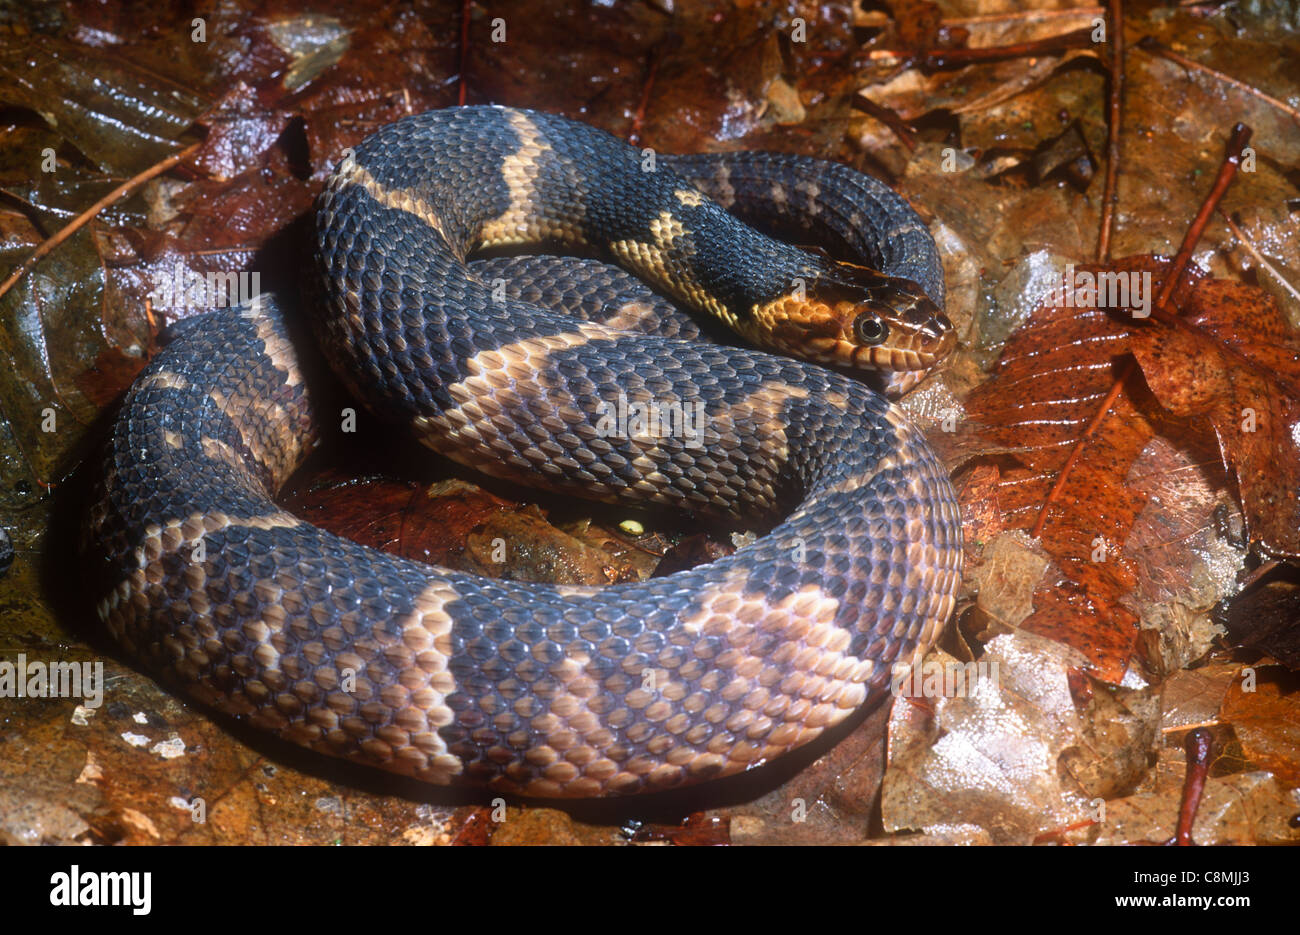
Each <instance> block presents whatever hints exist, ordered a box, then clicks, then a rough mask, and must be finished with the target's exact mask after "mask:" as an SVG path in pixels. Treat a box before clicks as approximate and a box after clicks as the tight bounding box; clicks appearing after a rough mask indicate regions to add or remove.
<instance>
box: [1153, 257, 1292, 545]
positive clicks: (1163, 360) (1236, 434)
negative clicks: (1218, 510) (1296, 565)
mask: <svg viewBox="0 0 1300 935" xmlns="http://www.w3.org/2000/svg"><path fill="white" fill-rule="evenodd" d="M1133 353H1134V354H1135V355H1136V357H1137V359H1138V361H1139V362H1140V363H1141V365H1142V372H1143V374H1144V375H1145V376H1146V379H1147V383H1148V384H1149V385H1150V386H1151V388H1152V390H1153V391H1154V392H1155V394H1156V396H1157V397H1158V398H1159V399H1160V402H1161V403H1162V404H1163V405H1164V406H1165V407H1167V408H1168V409H1170V410H1171V411H1173V412H1175V413H1177V414H1178V415H1181V416H1189V417H1190V416H1205V417H1207V418H1209V420H1210V421H1211V422H1213V424H1214V432H1215V435H1216V436H1217V438H1218V440H1219V448H1220V450H1221V452H1222V457H1223V460H1224V462H1225V463H1226V464H1227V465H1229V466H1230V468H1231V469H1232V472H1233V474H1234V475H1235V477H1236V479H1237V487H1238V490H1239V491H1240V495H1241V501H1242V507H1243V510H1244V513H1245V517H1246V530H1247V532H1248V534H1249V536H1250V539H1251V541H1252V542H1253V543H1255V544H1257V545H1258V546H1259V547H1260V548H1261V549H1262V550H1263V551H1264V552H1266V553H1270V554H1273V555H1287V556H1300V441H1297V439H1298V438H1300V335H1298V334H1297V333H1296V330H1295V329H1294V328H1293V327H1291V325H1290V324H1289V323H1288V322H1287V321H1286V319H1285V318H1284V317H1283V316H1282V313H1281V311H1280V310H1279V309H1278V307H1277V303H1276V301H1274V299H1273V297H1272V296H1270V295H1268V294H1267V293H1265V292H1263V291H1262V290H1260V289H1257V288H1254V287H1252V286H1248V285H1245V284H1243V283H1236V282H1229V281H1224V280H1205V281H1203V282H1200V283H1198V284H1197V285H1196V286H1195V287H1194V288H1193V290H1192V293H1191V296H1190V297H1189V299H1188V301H1187V303H1186V306H1185V311H1184V313H1183V314H1182V315H1181V316H1180V317H1179V318H1178V321H1177V324H1176V326H1175V327H1156V328H1151V329H1147V330H1146V331H1144V332H1142V333H1140V334H1138V335H1137V336H1136V337H1135V339H1134V342H1133Z"/></svg>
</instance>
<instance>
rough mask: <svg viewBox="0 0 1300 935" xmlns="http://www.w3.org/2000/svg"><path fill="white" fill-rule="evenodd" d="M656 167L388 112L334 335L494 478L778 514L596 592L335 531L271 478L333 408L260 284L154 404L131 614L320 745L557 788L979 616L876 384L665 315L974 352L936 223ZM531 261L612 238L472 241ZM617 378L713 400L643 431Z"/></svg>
mask: <svg viewBox="0 0 1300 935" xmlns="http://www.w3.org/2000/svg"><path fill="white" fill-rule="evenodd" d="M653 156H654V154H649V157H653ZM647 159H648V155H647V154H646V153H645V152H642V151H639V150H635V149H632V148H630V147H628V146H626V145H625V144H623V143H621V142H619V141H618V140H616V139H615V138H613V137H611V136H609V135H607V134H605V133H603V132H601V131H598V130H595V129H593V128H590V127H587V126H585V125H582V124H577V123H573V122H571V121H568V120H564V119H562V118H558V117H554V116H549V115H545V114H539V113H532V112H527V111H520V110H512V109H507V108H494V107H483V108H478V107H471V108H453V109H450V110H445V111H435V112H431V113H428V114H423V115H420V116H417V117H412V118H408V119H406V120H403V121H401V122H399V123H397V124H394V125H392V126H390V127H387V128H385V129H383V130H381V131H380V132H378V133H377V134H375V135H374V136H373V137H371V138H370V139H369V140H367V141H366V142H365V143H363V144H362V145H361V146H359V147H358V148H357V149H356V151H355V152H354V153H351V154H349V155H348V156H347V157H346V158H345V159H344V160H343V162H342V163H341V164H340V165H339V167H338V169H337V170H336V172H335V173H334V175H333V176H332V177H331V179H330V181H329V182H328V184H327V186H326V188H325V191H324V193H323V194H322V195H321V198H320V200H319V203H318V206H317V238H318V242H319V243H318V246H319V257H320V268H319V274H318V277H319V282H318V286H319V287H320V288H319V291H320V292H322V293H323V299H322V301H321V302H320V303H319V305H317V306H315V307H314V308H313V311H312V320H313V327H314V331H315V334H316V336H317V338H318V341H319V344H320V346H321V348H322V349H323V350H324V352H325V356H326V358H327V359H328V360H329V361H330V363H331V366H332V368H333V369H334V370H335V372H336V373H337V375H338V377H339V378H340V379H341V380H342V381H343V383H344V384H345V385H346V386H347V388H348V389H349V390H350V391H351V392H352V393H353V394H355V395H356V396H357V397H358V398H359V399H361V400H363V401H364V402H365V403H366V405H367V406H368V407H369V408H370V409H371V410H372V411H374V412H375V413H378V414H382V417H383V418H385V419H388V420H391V421H393V422H395V423H398V424H400V425H402V426H405V427H407V428H409V429H410V430H411V431H413V432H414V433H415V434H416V435H417V436H418V437H419V438H420V440H421V441H423V442H424V443H425V444H427V445H429V446H430V447H432V448H433V449H435V450H437V451H439V452H441V453H443V454H445V455H447V456H449V457H451V458H453V459H455V460H457V461H459V462H461V463H463V464H465V465H468V466H470V467H473V468H475V469H477V470H479V471H482V472H483V473H486V474H490V475H494V476H498V477H505V478H508V479H510V480H513V481H517V482H522V483H525V484H529V485H532V486H536V487H541V488H545V489H548V490H552V491H559V492H563V493H574V494H580V495H582V496H586V497H590V498H596V499H603V500H609V501H622V502H635V503H641V504H645V503H652V504H662V505H667V506H674V507H680V508H685V509H689V510H692V511H695V512H698V513H700V514H703V515H709V516H717V517H726V518H730V519H733V520H735V519H744V520H747V521H756V520H757V521H770V522H775V523H776V526H775V528H773V529H772V531H771V532H770V533H768V534H767V535H765V536H762V537H760V538H758V539H757V540H756V541H754V542H753V543H752V544H749V545H746V546H743V547H741V548H739V549H738V550H737V551H736V552H735V554H733V555H730V556H728V557H726V558H724V559H722V560H720V561H717V562H714V563H712V564H709V565H704V566H700V567H697V568H693V569H690V570H688V571H683V572H679V573H677V574H674V575H670V576H667V577H664V578H657V579H651V580H648V581H644V582H640V583H636V584H629V585H619V586H614V587H609V588H603V589H601V588H587V587H564V586H550V585H540V584H526V583H519V582H511V581H498V580H490V579H484V578H479V577H475V576H472V575H468V574H462V573H458V572H454V571H449V570H447V569H441V568H436V567H433V566H428V565H422V564H420V563H417V562H413V561H409V560H406V559H402V558H398V557H395V556H392V555H387V554H384V553H380V552H376V551H374V550H371V549H368V548H365V547H363V546H360V545H357V544H355V543H352V542H349V541H347V540H345V539H342V538H339V537H337V536H334V535H332V534H330V533H327V532H324V531H322V530H320V529H317V528H316V527H314V526H312V525H310V524H309V523H307V522H305V521H303V520H300V519H298V518H296V517H294V516H292V515H291V514H289V513H287V512H285V511H284V510H282V509H280V508H279V507H277V506H276V505H275V504H274V502H273V501H272V499H271V498H272V496H273V495H274V494H275V493H276V492H277V491H278V489H279V487H280V486H281V484H283V482H284V480H285V479H286V478H287V477H288V476H289V474H290V473H291V472H292V471H293V470H295V469H296V467H297V466H298V465H299V464H300V463H301V462H302V460H303V459H304V457H305V456H306V455H307V454H308V453H309V452H310V450H311V449H312V448H313V447H314V446H315V445H316V443H317V442H318V440H319V439H320V438H321V435H322V432H323V431H324V430H325V429H324V428H323V427H324V426H327V425H331V424H333V423H335V422H336V419H335V418H334V414H331V413H322V412H320V411H318V410H319V406H320V403H319V402H318V401H317V400H316V397H314V396H313V393H312V391H311V388H310V386H309V384H308V381H306V380H305V379H304V377H303V372H302V366H301V364H300V354H301V351H300V350H299V349H298V348H297V347H296V346H295V344H294V342H293V341H292V340H290V337H289V329H288V328H287V326H286V322H285V320H284V317H283V314H282V312H281V309H280V306H279V304H278V303H277V302H276V301H275V299H274V297H273V296H262V297H260V298H259V299H257V300H256V301H254V302H252V303H250V304H249V305H247V306H244V307H240V308H236V309H226V310H220V311H217V312H213V313H210V314H208V315H206V316H203V317H202V318H200V319H197V320H196V322H195V324H194V325H193V326H192V327H189V328H187V329H186V331H185V333H184V335H183V337H182V338H181V339H179V340H177V341H176V342H175V343H174V344H173V345H171V346H170V347H168V348H167V349H166V350H165V351H163V352H162V353H161V354H159V355H158V356H157V357H156V358H155V359H154V360H153V361H152V362H151V364H150V365H149V366H148V368H146V370H145V371H144V372H143V373H142V374H141V376H140V377H139V379H138V380H137V382H136V384H135V385H134V386H133V387H132V389H131V391H130V392H129V394H128V396H127V399H126V401H125V403H124V405H123V410H122V413H121V415H120V416H119V418H118V420H117V422H116V424H115V426H114V428H113V431H112V436H111V439H110V442H109V445H108V451H107V455H106V459H105V465H104V468H103V471H102V475H101V477H102V480H101V487H100V490H99V491H98V494H97V497H96V501H95V505H94V507H93V509H92V511H91V515H90V520H89V524H88V536H87V543H86V553H87V556H88V560H89V561H90V562H91V564H92V566H93V570H94V571H95V573H96V575H97V577H98V578H99V579H101V580H102V581H103V582H104V584H103V588H102V591H101V594H102V595H103V596H102V598H101V600H100V601H99V607H98V609H99V613H100V616H101V618H102V619H103V620H104V622H105V623H106V625H107V627H108V629H109V631H110V632H111V633H112V635H113V636H114V637H115V638H116V639H117V640H118V641H120V642H121V643H122V644H123V645H124V646H125V647H126V649H127V650H128V651H129V652H130V653H131V654H133V655H135V656H136V657H138V658H139V659H140V660H141V661H142V662H143V663H144V664H145V665H147V666H148V667H150V668H151V669H152V670H154V671H156V672H158V673H160V674H161V675H163V676H164V677H166V678H167V679H168V680H169V681H170V682H171V683H173V684H179V685H180V686H182V687H183V688H184V689H185V690H186V691H187V692H188V693H189V694H191V695H192V696H193V697H195V698H197V699H199V700H200V701H203V702H205V703H208V704H211V705H213V706H215V707H216V708H219V709H221V710H223V711H225V712H228V713H231V714H234V715H236V716H239V717H243V718H246V719H247V720H248V721H250V722H251V723H253V724H255V725H257V726H259V727H261V728H265V729H267V730H269V731H273V732H274V733H276V734H278V735H279V736H280V737H282V738H284V739H286V740H288V741H291V742H293V743H298V744H302V745H304V746H307V747H310V748H312V749H314V750H318V751H320V752H323V753H327V754H331V755H334V756H342V757H347V758H350V759H353V760H358V761H361V762H364V763H368V764H371V765H374V766H377V767H380V768H383V769H387V770H391V771H394V772H397V773H402V774H406V775H410V776H415V777H418V778H420V779H423V780H426V781H428V782H431V783H438V784H447V783H465V784H471V785H482V786H489V787H491V788H494V789H498V790H503V791H513V792H518V793H522V794H528V795H538V796H553V797H582V796H600V795H613V794H628V793H636V792H643V791H650V790H657V789H665V788H671V787H675V786H681V785H685V784H688V783H692V782H699V781H701V780H705V779H709V778H713V777H718V776H724V775H729V774H734V773H737V772H740V771H743V770H746V769H749V768H751V767H753V766H755V765H757V764H760V763H762V762H765V761H767V760H770V759H772V758H773V757H776V756H779V755H781V754H782V753H784V752H786V751H789V750H792V749H794V748H796V747H799V746H801V745H803V744H805V743H807V742H808V741H810V740H812V739H813V738H814V737H816V736H818V735H819V734H821V733H822V732H823V731H824V730H825V729H826V728H827V727H829V726H831V725H834V724H836V723H838V722H840V721H842V720H843V719H844V718H845V717H847V716H848V715H849V714H851V713H852V712H853V711H855V710H857V709H859V708H860V707H862V706H863V705H866V704H869V703H871V702H873V701H876V700H878V699H880V698H881V697H882V696H883V695H884V693H885V692H886V691H887V690H888V685H889V682H890V678H891V673H892V669H893V667H894V666H895V665H897V664H901V663H908V662H911V661H912V660H913V659H915V658H917V654H918V653H920V652H921V651H923V650H924V649H925V648H926V647H927V646H928V645H930V643H932V642H933V640H934V639H935V637H936V636H937V634H938V632H939V630H940V629H941V628H942V626H943V625H944V623H945V622H946V620H947V618H948V616H949V614H950V613H951V611H952V608H953V604H954V595H955V592H956V588H957V583H958V579H959V577H960V567H961V527H960V521H959V517H958V510H957V506H956V501H955V497H954V495H953V492H952V489H951V487H950V485H949V481H948V478H947V475H946V472H945V470H944V468H943V465H942V464H941V463H940V462H939V460H938V459H937V457H936V456H935V455H934V453H933V452H932V451H931V450H930V448H929V447H928V446H927V444H926V443H925V440H924V438H923V436H922V435H921V433H920V432H919V431H918V430H917V429H915V428H914V427H913V426H912V425H911V424H910V423H909V422H908V420H907V419H906V418H905V417H904V416H903V415H902V414H901V412H900V411H899V410H898V409H897V408H895V407H894V406H893V405H891V404H890V402H889V401H888V400H887V399H886V398H884V397H882V396H881V395H879V394H877V393H875V392H873V391H872V390H870V389H868V388H867V387H866V386H864V385H863V384H862V383H860V382H858V381H856V380H854V379H851V378H850V377H848V376H844V375H841V374H839V373H836V372H833V371H831V370H827V369H825V368H823V367H820V366H815V365H812V364H809V363H805V362H801V361H798V360H792V359H788V358H785V357H778V356H774V355H772V354H769V353H766V352H764V351H759V350H753V349H749V348H741V347H732V346H728V345H727V344H720V343H710V342H708V341H706V340H704V335H703V333H702V330H701V328H700V327H699V325H698V323H697V322H695V321H693V320H692V319H691V318H690V317H689V316H687V315H686V314H685V313H683V312H681V311H680V310H677V309H674V308H672V307H671V306H669V305H667V303H666V302H665V299H672V300H675V301H676V302H677V303H679V304H682V305H685V306H688V307H689V308H690V309H692V310H694V311H695V312H697V313H703V314H704V315H712V316H715V317H716V318H718V319H721V320H722V321H725V322H726V323H727V324H729V325H731V326H732V327H733V328H734V329H735V330H736V331H737V332H738V333H739V334H740V335H741V336H742V337H744V338H747V339H749V340H750V341H752V342H754V343H757V344H759V345H761V346H764V347H766V348H769V349H774V350H778V351H782V352H786V353H794V354H800V355H801V356H803V357H805V358H808V359H811V360H814V361H822V362H827V363H835V364H839V365H844V366H856V367H860V368H880V369H887V370H891V371H894V372H896V373H897V374H901V375H907V374H913V373H921V372H924V371H925V370H926V369H927V368H929V367H930V366H931V365H932V364H934V363H935V362H936V361H937V360H939V359H941V358H942V357H943V356H944V355H945V354H946V353H947V352H948V351H949V350H951V348H952V346H953V343H954V340H955V339H954V336H953V332H952V327H951V325H950V324H949V322H948V321H947V319H946V318H945V317H944V316H943V314H942V312H941V310H940V309H941V306H942V302H943V285H942V282H943V280H942V273H941V270H940V267H939V263H938V257H937V253H936V251H935V249H934V244H933V240H932V239H931V238H930V236H929V234H928V232H927V231H926V230H925V227H924V225H923V224H922V223H921V221H920V220H919V219H918V218H917V217H916V215H915V214H914V213H913V212H912V211H911V210H910V209H909V208H908V207H907V206H906V204H905V202H903V201H902V199H901V198H899V197H898V196H897V195H895V194H894V193H893V192H891V191H889V189H888V188H886V187H885V186H883V185H882V184H880V183H879V182H876V181H875V180H873V179H869V178H867V177H866V176H862V175H860V174H859V173H856V172H854V171H853V170H851V169H849V168H847V167H845V166H839V165H835V164H832V163H826V162H821V161H818V160H813V159H807V158H805V157H799V156H783V155H777V154H763V153H733V154H717V155H711V156H686V157H668V156H658V157H657V158H649V163H650V165H649V166H647ZM724 209H725V210H724ZM729 211H730V212H734V214H735V215H737V216H739V217H741V218H744V219H746V220H749V221H753V222H755V223H763V224H765V225H766V226H768V227H770V228H772V229H776V230H778V231H780V232H781V233H783V235H788V236H791V237H793V238H794V239H796V240H797V241H798V242H799V243H804V244H810V245H812V246H815V247H822V248H825V250H826V251H829V252H822V251H819V250H814V251H811V252H810V251H808V250H804V249H799V248H796V247H792V246H789V245H787V244H785V243H782V242H780V241H777V240H773V239H771V238H769V237H768V236H766V235H764V234H760V233H758V232H757V231H756V230H754V229H753V228H751V227H749V226H748V225H747V224H745V223H743V222H742V221H741V220H738V219H737V217H736V216H733V214H732V213H728V212H729ZM506 246H509V247H529V248H539V249H554V248H557V247H558V248H560V249H562V250H564V251H566V252H577V253H582V254H584V255H586V256H587V257H588V259H585V260H578V261H574V260H571V259H565V260H559V259H553V258H540V257H536V258H523V259H509V258H505V259H502V258H497V259H492V260H488V261H474V260H472V255H473V254H474V253H475V252H476V251H479V250H481V249H483V248H493V247H506ZM831 254H835V255H838V256H844V257H847V258H850V259H851V262H841V261H836V260H832V259H830V256H831ZM598 260H605V261H612V262H614V263H616V264H618V265H619V266H621V267H623V269H624V270H625V271H626V272H619V271H617V270H612V269H611V268H609V267H608V266H606V265H605V264H604V263H602V262H597V261H598ZM628 274H634V276H633V275H628ZM634 277H635V278H634ZM637 278H639V279H641V280H645V282H646V283H647V284H648V286H647V285H646V284H643V283H639V282H637V281H636V280H637ZM620 397H622V398H625V399H627V400H629V401H630V402H637V401H640V402H645V403H652V402H667V403H669V404H671V403H679V404H686V403H691V404H694V403H696V402H698V403H701V404H702V411H703V413H704V422H703V436H702V439H701V440H699V443H698V444H696V443H692V442H691V440H689V439H686V438H682V437H679V436H677V435H674V434H672V433H669V434H662V435H660V434H656V435H647V436H643V435H633V436H632V437H627V436H626V435H620V434H617V433H613V434H611V433H610V432H609V431H607V429H605V428H603V427H602V426H601V423H600V421H599V419H600V417H599V413H600V412H601V411H602V404H606V405H607V404H610V403H612V402H614V401H615V400H616V399H618V398H620Z"/></svg>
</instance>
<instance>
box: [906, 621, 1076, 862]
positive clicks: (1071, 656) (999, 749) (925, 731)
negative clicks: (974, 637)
mask: <svg viewBox="0 0 1300 935" xmlns="http://www.w3.org/2000/svg"><path fill="white" fill-rule="evenodd" d="M935 661H938V662H939V663H941V664H942V663H945V662H946V663H952V662H955V661H956V660H953V659H952V658H951V657H948V656H946V654H943V653H941V652H936V653H932V654H931V655H930V656H929V657H927V660H926V666H929V665H931V664H932V663H933V662H935ZM981 661H982V662H985V663H987V669H986V671H987V672H988V673H989V677H987V678H979V679H978V680H977V681H976V682H975V684H974V686H973V688H972V689H971V690H969V691H967V692H965V695H964V696H962V695H960V694H959V695H958V697H947V696H944V697H940V698H938V699H937V702H936V705H935V710H934V714H933V717H932V718H922V719H919V720H918V719H917V718H916V716H915V714H914V712H915V711H916V710H917V709H916V707H915V706H914V705H912V704H909V703H907V702H905V701H900V702H896V703H895V705H894V717H893V720H892V721H891V724H890V738H889V769H888V771H887V772H886V774H885V784H884V790H883V793H882V795H883V799H882V803H881V809H882V812H883V815H884V822H885V829H886V830H887V831H902V830H912V829H920V830H926V831H935V830H941V829H943V828H945V827H951V826H953V825H975V826H978V827H980V828H983V829H985V830H986V831H988V832H989V834H990V835H992V837H993V840H994V842H995V843H1000V844H1012V843H1029V842H1030V841H1032V840H1033V839H1034V838H1035V837H1036V836H1037V835H1038V834H1040V833H1042V832H1050V831H1055V830H1057V829H1061V828H1065V827H1068V826H1071V825H1074V824H1076V823H1078V822H1081V821H1087V820H1088V818H1089V815H1088V814H1087V812H1086V810H1085V809H1084V805H1083V800H1082V799H1081V798H1080V797H1079V796H1078V795H1077V794H1072V790H1070V789H1068V788H1066V787H1065V786H1063V784H1062V779H1061V777H1060V775H1059V774H1058V770H1057V761H1058V758H1059V757H1060V755H1061V753H1062V752H1063V751H1065V750H1066V749H1068V748H1070V747H1073V746H1075V745H1077V744H1078V743H1079V742H1080V739H1081V738H1080V734H1079V719H1078V716H1077V714H1076V712H1075V705H1074V701H1073V698H1072V696H1071V693H1070V688H1069V685H1068V682H1067V677H1066V671H1067V668H1068V667H1069V666H1071V665H1074V664H1076V661H1077V654H1076V653H1074V652H1072V651H1071V650H1069V649H1068V648H1066V647H1064V646H1060V645H1058V644H1055V643H1050V642H1048V641H1046V640H1043V639H1041V638H1038V637H1035V636H1031V635H1029V634H1026V633H1014V634H1008V635H1006V636H999V637H997V638H995V639H994V640H993V641H991V642H990V643H989V644H988V646H987V652H986V654H985V656H984V658H983V659H982V660H981ZM995 664H996V668H994V665H995ZM921 671H922V672H923V673H924V672H926V671H927V669H926V668H925V667H923V668H922V670H921ZM925 694H926V695H927V696H930V695H931V693H930V692H928V691H927V692H926V693H925Z"/></svg>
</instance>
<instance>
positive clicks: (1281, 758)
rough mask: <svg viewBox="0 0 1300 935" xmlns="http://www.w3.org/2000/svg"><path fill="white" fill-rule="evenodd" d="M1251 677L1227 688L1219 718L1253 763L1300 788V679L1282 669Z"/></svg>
mask: <svg viewBox="0 0 1300 935" xmlns="http://www.w3.org/2000/svg"><path fill="white" fill-rule="evenodd" d="M1254 675H1255V677H1254V678H1253V679H1251V680H1246V679H1235V680H1234V681H1233V682H1232V683H1231V685H1229V687H1228V693H1227V696H1226V697H1225V698H1224V699H1223V709H1222V710H1221V711H1220V714H1219V716H1220V718H1221V719H1222V720H1223V721H1225V722H1226V723H1228V724H1231V725H1232V729H1233V731H1234V732H1235V733H1236V735H1237V740H1238V741H1240V742H1241V747H1242V750H1243V751H1244V752H1245V754H1246V756H1247V757H1248V758H1249V759H1250V761H1251V762H1252V763H1254V764H1255V765H1256V766H1258V767H1259V768H1261V769H1266V770H1268V771H1269V772H1271V773H1272V774H1273V775H1274V776H1276V777H1277V778H1278V781H1279V782H1281V783H1283V784H1284V785H1286V786H1288V787H1294V786H1300V678H1298V677H1297V676H1296V675H1295V673H1292V672H1288V671H1287V670H1286V669H1283V668H1282V667H1281V666H1260V667H1259V668H1258V669H1256V670H1255V673H1254ZM1247 689H1250V690H1247Z"/></svg>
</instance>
